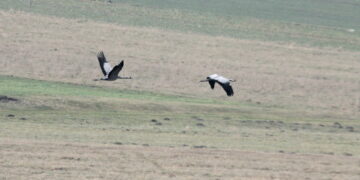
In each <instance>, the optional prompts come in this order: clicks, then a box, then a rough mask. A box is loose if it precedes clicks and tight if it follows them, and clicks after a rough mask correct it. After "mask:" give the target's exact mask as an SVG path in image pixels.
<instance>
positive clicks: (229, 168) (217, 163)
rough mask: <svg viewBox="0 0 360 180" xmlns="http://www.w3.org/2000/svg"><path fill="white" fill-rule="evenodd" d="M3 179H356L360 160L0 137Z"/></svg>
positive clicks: (358, 174)
mask: <svg viewBox="0 0 360 180" xmlns="http://www.w3.org/2000/svg"><path fill="white" fill-rule="evenodd" d="M0 147H1V151H0V162H1V163H0V178H4V179H22V178H24V179H169V178H175V179H219V178H220V179H239V178H240V179H358V178H359V177H360V173H359V172H360V166H359V163H360V159H359V158H355V157H347V156H331V155H297V154H288V153H260V152H245V151H238V150H216V149H207V148H203V149H194V148H187V147H184V148H170V147H152V146H129V145H104V144H90V143H87V144H77V143H64V142H46V141H28V140H17V139H4V138H0Z"/></svg>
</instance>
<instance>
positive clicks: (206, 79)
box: [200, 79, 209, 82]
mask: <svg viewBox="0 0 360 180" xmlns="http://www.w3.org/2000/svg"><path fill="white" fill-rule="evenodd" d="M208 81H209V80H207V79H205V80H201V81H200V82H208Z"/></svg>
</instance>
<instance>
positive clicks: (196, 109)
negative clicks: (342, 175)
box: [0, 76, 360, 156]
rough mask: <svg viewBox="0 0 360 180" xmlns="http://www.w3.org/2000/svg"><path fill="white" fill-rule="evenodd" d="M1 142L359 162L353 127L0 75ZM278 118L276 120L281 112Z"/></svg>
mask: <svg viewBox="0 0 360 180" xmlns="http://www.w3.org/2000/svg"><path fill="white" fill-rule="evenodd" d="M0 84H1V86H0V95H6V96H9V97H13V98H17V99H18V101H16V102H2V101H1V102H0V137H3V138H19V139H35V140H44V141H61V142H64V141H65V142H82V143H86V142H96V143H105V144H116V143H117V144H119V143H121V144H136V145H143V144H148V145H151V146H175V147H183V146H186V147H194V146H205V147H206V148H216V149H241V150H251V151H266V152H278V151H285V152H300V153H334V154H343V153H351V154H353V155H354V156H357V155H360V151H359V149H360V148H359V146H360V144H358V143H357V142H358V139H359V138H360V131H359V129H360V125H359V124H358V123H357V122H352V123H350V121H349V122H348V121H346V122H343V121H339V122H338V123H337V124H336V123H335V122H334V121H332V120H326V119H312V118H309V117H307V118H299V117H294V116H291V115H290V114H292V112H290V111H288V112H287V111H286V109H277V108H270V107H262V106H255V105H249V104H242V103H240V102H230V103H229V102H227V101H224V100H213V99H203V98H196V97H186V96H177V95H166V94H157V93H152V92H142V91H128V90H119V89H115V88H103V87H93V86H87V85H78V84H70V83H61V82H48V81H40V80H32V79H26V78H17V77H10V76H0ZM279 111H282V113H279Z"/></svg>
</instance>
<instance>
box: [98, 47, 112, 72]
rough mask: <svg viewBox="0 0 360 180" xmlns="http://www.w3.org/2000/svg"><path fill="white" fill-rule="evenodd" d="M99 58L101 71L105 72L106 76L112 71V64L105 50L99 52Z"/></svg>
mask: <svg viewBox="0 0 360 180" xmlns="http://www.w3.org/2000/svg"><path fill="white" fill-rule="evenodd" d="M97 58H98V60H99V64H100V68H101V71H102V73H103V74H104V76H106V75H107V74H109V73H110V71H111V65H110V64H109V63H108V62H107V61H106V58H105V55H104V52H102V51H100V52H99V53H98V54H97Z"/></svg>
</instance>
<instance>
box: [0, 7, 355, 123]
mask: <svg viewBox="0 0 360 180" xmlns="http://www.w3.org/2000/svg"><path fill="white" fill-rule="evenodd" d="M0 41H1V43H0V53H1V54H2V57H1V61H0V66H1V67H2V68H1V69H0V73H1V74H4V75H16V76H21V77H30V78H35V79H44V80H53V81H66V82H75V83H84V84H91V85H99V86H112V87H116V88H120V89H137V90H147V91H157V92H165V93H185V94H191V95H194V96H203V97H214V98H221V99H225V98H227V97H226V96H225V94H224V92H223V91H222V89H221V88H215V90H214V91H211V90H210V89H209V87H208V85H206V84H201V83H198V81H199V80H200V79H202V78H204V77H206V76H207V75H209V74H211V73H218V74H222V75H224V76H226V77H229V78H233V79H237V83H234V85H233V87H234V91H235V96H234V97H233V98H232V99H233V100H234V101H247V102H249V103H254V104H256V103H257V104H259V103H260V104H264V105H267V106H280V107H286V108H288V109H291V110H294V111H298V112H299V113H301V114H308V115H309V114H310V115H318V116H320V117H324V116H326V117H336V118H346V119H351V118H358V117H359V112H360V104H359V101H360V100H359V99H360V96H359V94H358V90H359V89H360V82H359V80H358V77H359V71H358V69H359V68H360V62H359V61H358V57H359V53H358V52H347V51H343V50H337V49H316V48H304V47H298V46H295V45H291V44H274V43H263V42H259V41H248V40H239V39H231V38H224V37H211V36H205V35H198V34H183V33H175V32H171V31H164V30H160V29H151V28H135V27H126V26H120V25H113V24H105V23H98V22H92V21H84V20H68V19H62V18H52V17H43V16H39V15H33V14H28V13H21V12H11V11H7V12H4V11H1V12H0ZM99 50H104V51H105V54H106V56H107V58H108V59H109V60H110V62H111V63H112V64H115V63H118V62H119V61H120V60H121V59H124V60H125V67H124V69H123V71H122V72H121V74H122V75H125V76H133V77H134V79H133V80H122V81H116V82H112V83H108V82H94V81H93V79H95V78H99V77H100V76H101V72H100V69H99V67H98V63H97V59H96V53H97V52H98V51H99Z"/></svg>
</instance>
